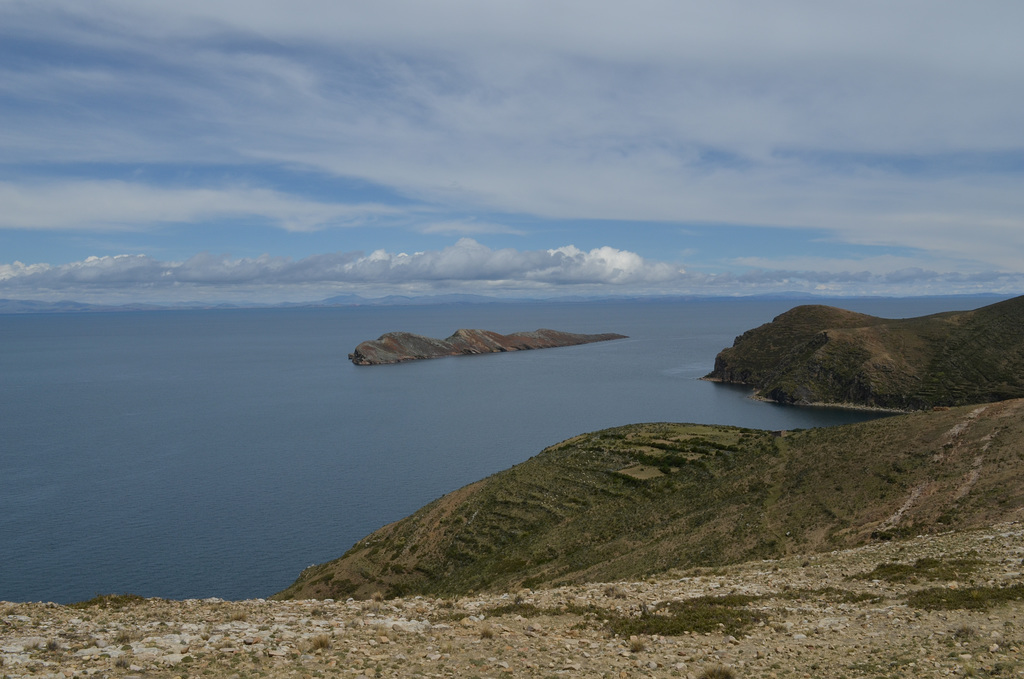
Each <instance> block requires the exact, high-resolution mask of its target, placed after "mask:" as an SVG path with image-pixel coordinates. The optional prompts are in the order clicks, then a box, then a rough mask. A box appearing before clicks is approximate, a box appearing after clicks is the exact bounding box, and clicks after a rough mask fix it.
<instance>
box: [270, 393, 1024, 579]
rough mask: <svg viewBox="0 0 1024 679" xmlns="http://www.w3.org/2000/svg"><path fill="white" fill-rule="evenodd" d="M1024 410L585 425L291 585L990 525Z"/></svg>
mask: <svg viewBox="0 0 1024 679" xmlns="http://www.w3.org/2000/svg"><path fill="white" fill-rule="evenodd" d="M1022 416H1024V401H1022V400H1013V401H1004V402H1001V403H996V404H989V405H986V406H970V407H963V408H954V409H949V410H941V411H934V412H919V413H913V414H908V415H902V416H899V417H893V418H886V419H883V420H876V421H874V422H868V423H862V424H857V425H850V426H844V427H836V428H823V429H814V430H808V431H801V432H792V433H790V434H789V435H787V436H784V437H776V436H774V435H773V434H772V433H770V432H764V431H756V430H746V429H738V428H733V427H720V426H703V425H687V424H645V425H630V426H626V427H619V428H616V429H609V430H605V431H601V432H596V433H593V434H586V435H583V436H579V437H576V438H574V439H570V440H568V441H565V442H563V443H560V444H558V445H555V446H552V447H550V448H548V449H546V450H544V451H543V452H541V453H540V454H539V455H537V456H536V457H534V458H532V459H530V460H528V461H527V462H524V463H522V464H520V465H517V466H515V467H513V468H511V469H509V470H506V471H504V472H501V473H499V474H496V475H494V476H491V477H489V478H487V479H484V480H483V481H479V482H477V483H475V484H472V485H470V486H466V487H465V488H462V489H460V490H458V491H456V492H454V493H451V494H450V495H447V496H445V497H443V498H440V499H439V500H437V501H435V502H433V503H431V504H429V505H427V506H426V507H424V508H422V509H421V510H419V511H418V512H416V513H415V514H413V515H412V516H410V517H407V518H406V519H403V520H401V521H398V522H396V523H394V524H391V525H389V526H385V527H384V528H382V529H380V530H379V531H377V532H375V533H374V534H372V535H370V536H369V537H367V538H365V539H364V540H362V541H360V542H359V543H357V544H356V545H355V546H354V547H353V548H352V549H351V550H349V552H348V553H346V554H345V555H344V556H342V557H341V558H340V559H337V560H335V561H332V562H329V563H326V564H321V565H318V566H313V567H310V568H308V569H306V570H305V571H303V573H302V574H301V575H300V577H299V579H298V580H297V581H296V582H295V584H293V585H292V586H291V587H289V588H288V589H287V590H285V591H284V592H281V593H280V594H278V595H277V597H278V598H293V597H295V598H310V597H332V598H344V597H349V596H355V597H367V596H370V595H371V594H373V593H375V592H377V591H379V592H382V593H384V594H389V595H397V594H410V593H427V594H453V593H465V592H469V591H473V590H477V591H480V590H485V589H486V590H508V589H512V588H516V587H519V586H530V587H536V586H538V585H547V584H556V583H568V582H585V581H611V580H617V579H623V578H636V577H640V576H643V575H648V574H652V573H657V572H661V571H665V570H667V569H670V568H673V567H685V566H693V565H715V564H723V563H729V562H736V561H740V560H744V559H750V558H766V557H774V556H780V555H783V554H788V553H794V552H798V551H814V550H823V549H833V548H836V547H838V546H845V545H855V544H861V543H864V542H866V541H869V540H872V539H888V538H891V537H896V536H900V535H905V534H916V533H919V532H928V531H934V530H949V529H954V528H967V527H975V526H982V525H989V524H991V523H993V522H995V521H998V520H1007V519H1009V518H1012V517H1013V516H1014V515H1015V514H1016V513H1017V512H1018V511H1019V510H1020V509H1021V507H1022V506H1024V483H1022V482H1024V417H1022ZM635 477H653V478H643V479H641V478H635Z"/></svg>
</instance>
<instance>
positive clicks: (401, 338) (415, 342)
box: [348, 328, 626, 365]
mask: <svg viewBox="0 0 1024 679" xmlns="http://www.w3.org/2000/svg"><path fill="white" fill-rule="evenodd" d="M625 338H626V336H625V335H617V334H615V333H604V334H599V335H582V334H577V333H572V332H560V331H558V330H548V329H545V328H541V329H540V330H535V331H534V332H514V333H511V334H509V335H502V334H499V333H496V332H491V331H489V330H465V329H463V330H456V331H455V334H453V335H452V336H451V337H449V338H447V339H443V340H441V339H434V338H433V337H424V336H423V335H416V334H413V333H411V332H389V333H387V334H384V335H381V336H380V338H379V339H376V340H372V341H367V342H363V343H361V344H360V345H359V346H357V347H356V348H355V351H353V352H352V353H351V354H349V355H348V357H349V360H351V361H352V362H353V363H355V364H356V365H382V364H388V363H402V362H403V361H417V360H420V359H426V358H441V357H443V356H463V355H467V354H492V353H498V352H502V351H525V350H528V349H549V348H553V347H567V346H573V345H576V344H588V343H591V342H606V341H608V340H616V339H625Z"/></svg>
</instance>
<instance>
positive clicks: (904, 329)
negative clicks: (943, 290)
mask: <svg viewBox="0 0 1024 679" xmlns="http://www.w3.org/2000/svg"><path fill="white" fill-rule="evenodd" d="M705 379H708V380H712V381H716V382H727V383H732V384H745V385H749V386H751V387H754V389H755V395H756V396H757V397H758V398H762V399H764V400H769V401H776V402H778V403H787V404H794V405H812V404H824V405H853V406H862V407H869V408H881V409H887V410H898V411H912V410H926V409H929V408H934V407H943V406H945V407H950V406H960V405H967V404H972V403H991V402H993V401H1001V400H1004V399H1011V398H1021V397H1024V297H1015V298H1013V299H1008V300H1006V301H1003V302H998V303H996V304H992V305H989V306H986V307H982V308H980V309H975V310H973V311H950V312H945V313H939V314H932V315H930V316H920V317H917V318H902V319H885V318H877V317H875V316H868V315H866V314H859V313H854V312H852V311H847V310H844V309H838V308H835V307H830V306H823V305H804V306H798V307H795V308H793V309H791V310H790V311H787V312H786V313H784V314H782V315H780V316H778V317H776V318H775V319H774V320H772V322H770V323H766V324H764V325H762V326H760V327H758V328H754V329H753V330H748V331H747V332H745V333H743V334H742V335H740V336H739V337H737V338H736V341H735V342H734V344H733V346H731V347H729V348H727V349H723V350H722V351H721V352H720V353H719V354H718V357H717V358H716V359H715V367H714V370H712V371H711V373H710V374H708V375H707V376H706V377H705Z"/></svg>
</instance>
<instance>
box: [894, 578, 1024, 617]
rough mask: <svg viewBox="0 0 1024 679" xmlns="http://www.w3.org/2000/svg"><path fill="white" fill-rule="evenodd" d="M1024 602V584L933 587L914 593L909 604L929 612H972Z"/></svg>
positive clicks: (908, 601)
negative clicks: (951, 587)
mask: <svg viewBox="0 0 1024 679" xmlns="http://www.w3.org/2000/svg"><path fill="white" fill-rule="evenodd" d="M1021 600H1024V584H1016V585H1011V586H1009V587H965V588H963V589H947V588H945V587H933V588H931V589H924V590H921V591H919V592H914V593H913V594H911V595H910V596H909V597H908V598H907V604H908V605H910V606H913V607H914V608H923V609H925V610H928V611H949V610H959V609H963V610H970V611H985V610H988V609H990V608H995V607H996V606H1000V605H1002V604H1006V603H1010V602H1011V601H1021Z"/></svg>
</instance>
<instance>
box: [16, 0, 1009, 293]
mask: <svg viewBox="0 0 1024 679" xmlns="http://www.w3.org/2000/svg"><path fill="white" fill-rule="evenodd" d="M398 17H400V20H399V19H397V18H398ZM1022 24H1024V4H1022V3H1020V2H1019V1H1018V0H993V1H992V2H987V3H985V5H984V8H979V7H977V6H975V5H970V4H966V3H962V2H954V1H952V0H905V1H902V2H899V3H891V2H880V1H876V0H868V1H867V2H858V3H821V2H811V1H809V0H781V1H779V2H775V3H763V2H753V1H740V0H723V1H721V2H715V3H680V2H676V1H674V0H639V1H638V2H634V3H628V4H626V3H612V2H601V1H596V2H595V1H593V0H572V1H568V0H555V1H552V2H541V1H540V0H522V1H521V2H513V3H480V2H478V1H475V0H440V1H438V2H430V3H423V2H415V1H413V0H380V1H379V2H372V3H361V4H358V3H357V4H353V3H334V2H326V1H323V0H296V2H293V3H290V4H289V5H288V6H285V5H283V4H282V3H280V2H277V1H275V0H246V1H245V2H242V1H241V0H178V1H176V2H174V3H138V2H137V1H135V0H95V1H94V2H89V3H81V2H78V1H76V0H33V1H31V2H28V1H12V2H7V3H0V39H2V38H3V37H4V36H5V35H11V36H17V37H18V39H19V40H20V41H29V42H31V43H32V44H33V45H34V47H36V48H38V49H34V50H33V51H32V52H31V53H30V52H26V53H25V55H22V56H23V58H19V59H17V60H11V59H5V60H0V99H2V100H4V101H7V102H13V103H12V104H11V105H6V104H5V105H4V108H2V109H0V113H2V115H3V119H4V122H5V124H4V126H3V128H2V129H0V155H2V156H3V157H4V159H5V163H6V164H7V167H14V168H18V167H20V166H21V165H25V166H32V167H33V168H35V169H34V170H33V172H35V171H38V168H39V167H40V166H45V165H46V164H47V163H52V164H53V165H54V167H56V168H57V169H55V170H53V172H54V173H55V175H54V177H52V178H49V179H46V180H43V181H40V182H39V183H37V184H31V183H27V182H26V181H25V180H23V179H21V178H19V179H16V180H12V179H10V177H11V176H18V175H19V173H18V171H17V169H15V170H14V171H13V173H12V172H7V173H6V174H5V175H4V176H5V177H7V178H8V180H7V182H6V183H4V184H0V204H3V205H4V211H3V214H0V226H6V227H7V228H18V229H40V230H42V229H51V230H52V229H64V230H74V229H79V230H96V229H114V228H131V229H138V228H146V227H147V226H149V225H154V224H157V225H158V224H162V223H166V222H198V221H202V220H210V221H216V220H219V219H229V218H233V217H235V216H246V217H252V218H256V219H262V220H265V221H267V222H269V223H272V224H277V225H280V226H282V227H283V228H286V229H291V230H310V229H320V228H324V227H327V226H334V225H349V224H363V223H367V222H372V221H373V220H376V219H385V218H388V217H394V218H396V219H403V217H404V212H402V210H404V209H406V208H403V209H402V210H399V209H397V208H387V207H384V206H382V205H379V204H342V203H331V202H326V201H318V200H311V199H308V198H303V197H300V196H297V195H294V194H292V193H289V192H288V190H287V189H284V188H280V186H281V185H282V184H288V182H287V181H284V182H279V183H276V184H275V180H274V179H267V180H266V184H265V186H278V187H279V188H278V189H277V190H270V189H267V188H262V187H261V186H257V185H245V186H233V185H222V186H214V187H210V186H198V185H197V186H191V187H184V188H182V187H160V186H157V185H154V184H150V185H147V184H144V183H141V182H140V183H135V182H111V181H81V180H68V179H64V178H61V177H60V176H59V175H60V173H61V172H62V171H63V170H61V169H60V168H63V167H66V166H77V165H76V164H85V165H88V164H90V163H99V164H103V163H112V164H116V165H121V164H124V165H132V164H150V163H152V164H157V165H159V164H179V165H224V166H243V167H246V168H250V169H251V171H252V172H253V173H254V174H255V175H258V173H259V170H260V169H261V168H264V169H265V168H267V167H272V168H273V169H274V171H275V172H277V173H282V172H287V171H288V169H294V168H295V167H300V168H302V169H303V170H305V171H308V170H312V171H314V172H321V173H327V174H330V175H335V176H340V177H345V178H356V179H359V180H365V181H367V182H370V183H372V184H375V185H378V186H383V187H386V188H387V189H389V190H390V191H391V192H392V193H394V194H396V195H399V196H402V197H404V198H411V199H413V200H421V201H424V202H425V203H426V204H427V205H428V206H429V207H424V206H423V205H422V204H419V205H416V206H415V208H413V209H417V210H421V212H427V211H429V212H430V215H429V220H426V223H423V222H424V221H425V220H423V219H414V220H408V219H403V222H402V223H403V225H405V226H407V227H408V228H411V229H414V230H418V231H419V232H420V233H425V234H433V235H439V234H440V235H454V236H470V235H473V236H477V237H480V238H484V237H485V236H488V235H497V234H509V235H524V236H525V235H527V234H525V233H524V232H523V231H521V230H518V229H514V228H510V227H507V226H504V225H502V224H501V223H500V218H496V217H493V216H492V217H490V218H489V219H487V220H480V221H473V220H465V219H460V218H459V217H450V216H448V214H447V213H450V214H452V215H465V214H473V213H482V214H490V215H493V214H494V213H501V212H505V213H508V214H516V215H525V216H528V217H537V218H554V219H566V220H586V219H601V220H609V221H613V220H624V221H628V222H629V223H630V224H629V226H624V227H622V228H642V223H643V222H645V221H662V222H664V221H669V222H694V223H696V222H701V223H718V224H723V225H727V224H743V225H754V226H757V225H763V226H774V227H790V228H794V229H815V230H816V231H817V232H820V231H827V232H829V233H830V234H831V235H832V237H833V238H834V240H835V241H836V242H837V243H857V244H865V245H877V246H885V247H891V248H913V251H914V253H913V255H912V256H911V260H912V261H907V262H900V263H899V265H898V266H897V265H896V264H895V263H892V266H889V267H888V268H879V269H873V268H872V269H869V270H871V271H873V272H874V273H875V274H877V275H881V274H886V273H889V272H891V271H893V270H896V269H908V270H912V269H914V268H915V267H917V268H920V269H922V270H928V271H936V270H938V271H946V268H947V267H946V263H948V262H954V263H955V262H957V261H970V262H971V270H976V269H980V268H989V269H997V270H1003V271H1018V272H1019V271H1022V270H1024V259H1022V258H1021V257H1020V256H1019V253H1021V252H1024V192H1022V191H1021V190H1020V186H1021V176H1022V172H1024V157H1022V155H1021V153H1022V152H1021V149H1024V127H1022V126H1021V125H1020V121H1021V120H1022V119H1024V88H1021V87H1020V83H1021V82H1024V41H1021V40H1020V39H1019V27H1020V26H1021V25H1022ZM33 54H38V55H42V56H39V57H38V58H37V57H33V56H32V55H33ZM68 64H74V65H73V66H69V65H68ZM964 159H967V161H966V162H965V161H964ZM283 168H284V169H283ZM69 172H70V171H69ZM278 178H279V176H278ZM723 228H725V227H723ZM567 240H572V239H570V238H561V239H559V240H558V241H556V242H566V241H567ZM576 242H581V241H579V240H577V241H576ZM548 245H550V243H544V244H536V245H534V247H536V248H537V249H536V250H531V251H528V252H517V253H516V254H515V256H506V255H502V254H500V253H502V252H503V251H492V252H491V253H490V254H489V255H487V256H486V257H484V256H483V255H482V254H480V253H477V254H476V255H474V256H469V255H468V251H463V250H460V251H459V252H457V253H447V254H446V251H436V252H433V253H420V254H412V255H406V256H404V257H403V256H399V255H386V257H382V258H378V259H375V260H367V261H366V262H364V263H363V264H361V265H359V266H355V265H353V266H354V268H353V269H352V272H356V273H358V272H360V271H362V272H364V274H363V275H364V276H365V280H374V276H375V275H377V274H382V272H386V273H388V274H389V275H390V276H392V278H393V279H394V280H398V278H400V277H399V275H398V274H399V273H402V274H404V275H406V276H408V280H442V279H444V275H446V273H447V272H449V271H458V270H459V267H460V266H461V267H463V270H465V271H466V272H470V271H473V270H474V267H475V266H478V265H479V263H480V262H481V261H483V260H484V259H486V260H487V261H488V266H489V267H491V268H490V269H489V270H490V271H491V272H492V274H490V276H491V277H490V278H487V280H494V281H497V280H500V274H501V272H502V271H504V270H505V269H503V268H502V267H506V269H507V270H508V271H509V272H510V273H509V274H508V275H509V276H510V277H511V278H513V279H516V280H520V281H522V282H524V284H525V282H527V281H534V282H537V283H538V284H553V282H554V281H562V282H564V283H568V282H572V281H576V280H581V281H591V282H595V281H604V282H606V283H609V282H615V283H617V284H620V285H625V284H627V283H629V284H632V283H630V282H631V281H633V282H635V281H638V280H642V281H645V282H647V283H651V282H652V281H654V280H656V279H658V277H659V276H661V277H662V278H661V279H658V280H670V281H675V280H677V278H676V276H677V274H678V272H675V273H673V272H669V271H662V270H659V269H657V267H656V266H654V265H652V264H650V263H647V264H646V268H643V269H638V268H637V267H636V266H635V264H634V263H632V262H630V261H628V257H627V256H625V255H621V254H620V255H613V254H607V253H606V254H601V253H597V254H595V252H594V251H590V252H587V253H570V252H560V253H558V255H557V257H556V255H555V254H553V251H552V252H549V253H548V254H547V255H545V256H542V255H541V253H543V252H544V250H543V248H544V247H547V246H548ZM392 249H394V250H398V249H400V248H398V247H394V246H392ZM179 251H180V249H179ZM528 253H532V254H531V255H530V256H531V257H533V258H535V260H536V261H535V262H534V264H533V265H532V267H528V268H526V269H523V268H522V267H521V266H520V265H517V264H516V263H514V262H512V261H510V260H515V262H520V263H521V261H522V259H523V258H524V257H526V255H527V254H528ZM554 260H557V262H555V263H552V262H553V261H554ZM300 261H302V262H307V260H300ZM531 261H533V260H531ZM294 264H295V265H297V262H296V263H294ZM791 264H793V266H789V265H787V264H786V263H784V262H783V263H782V264H781V265H779V266H775V267H772V266H771V265H770V263H766V268H781V269H784V270H791V271H815V270H816V269H815V266H814V264H813V262H805V263H804V264H805V265H806V266H805V265H802V264H801V263H800V262H799V260H795V259H794V261H793V262H791ZM903 264H906V265H907V266H903ZM940 264H941V266H940ZM306 265H307V266H311V265H312V264H311V263H310V262H307V264H306ZM850 265H851V267H856V266H857V264H856V262H852V263H851V264H850ZM253 266H257V265H253ZM666 266H667V265H666ZM239 267H240V268H239V271H240V270H244V269H245V268H246V267H243V266H241V265H239ZM285 268H289V267H285ZM669 268H670V269H672V268H673V267H669ZM691 268H692V267H691ZM840 268H842V266H841V264H840V263H838V262H837V263H835V266H832V267H831V268H830V269H829V270H836V271H838V270H840ZM641 270H642V271H643V272H644V273H643V274H638V273H637V272H638V271H641ZM851 270H855V269H851ZM613 272H617V273H613ZM236 273H237V272H236ZM356 273H352V275H356ZM467 275H468V274H467ZM417 276H418V277H419V278H417ZM431 276H434V278H431ZM438 276H440V277H438ZM684 278H685V276H684ZM725 278H728V277H727V276H726V277H725ZM456 279H458V277H456ZM446 280H447V279H446ZM453 280H455V279H453ZM459 280H462V279H459ZM465 280H468V278H467V279H465ZM716 280H718V281H719V282H720V281H721V280H725V279H716ZM595 284H596V283H595ZM709 284H710V283H709ZM715 284H719V283H715Z"/></svg>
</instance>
